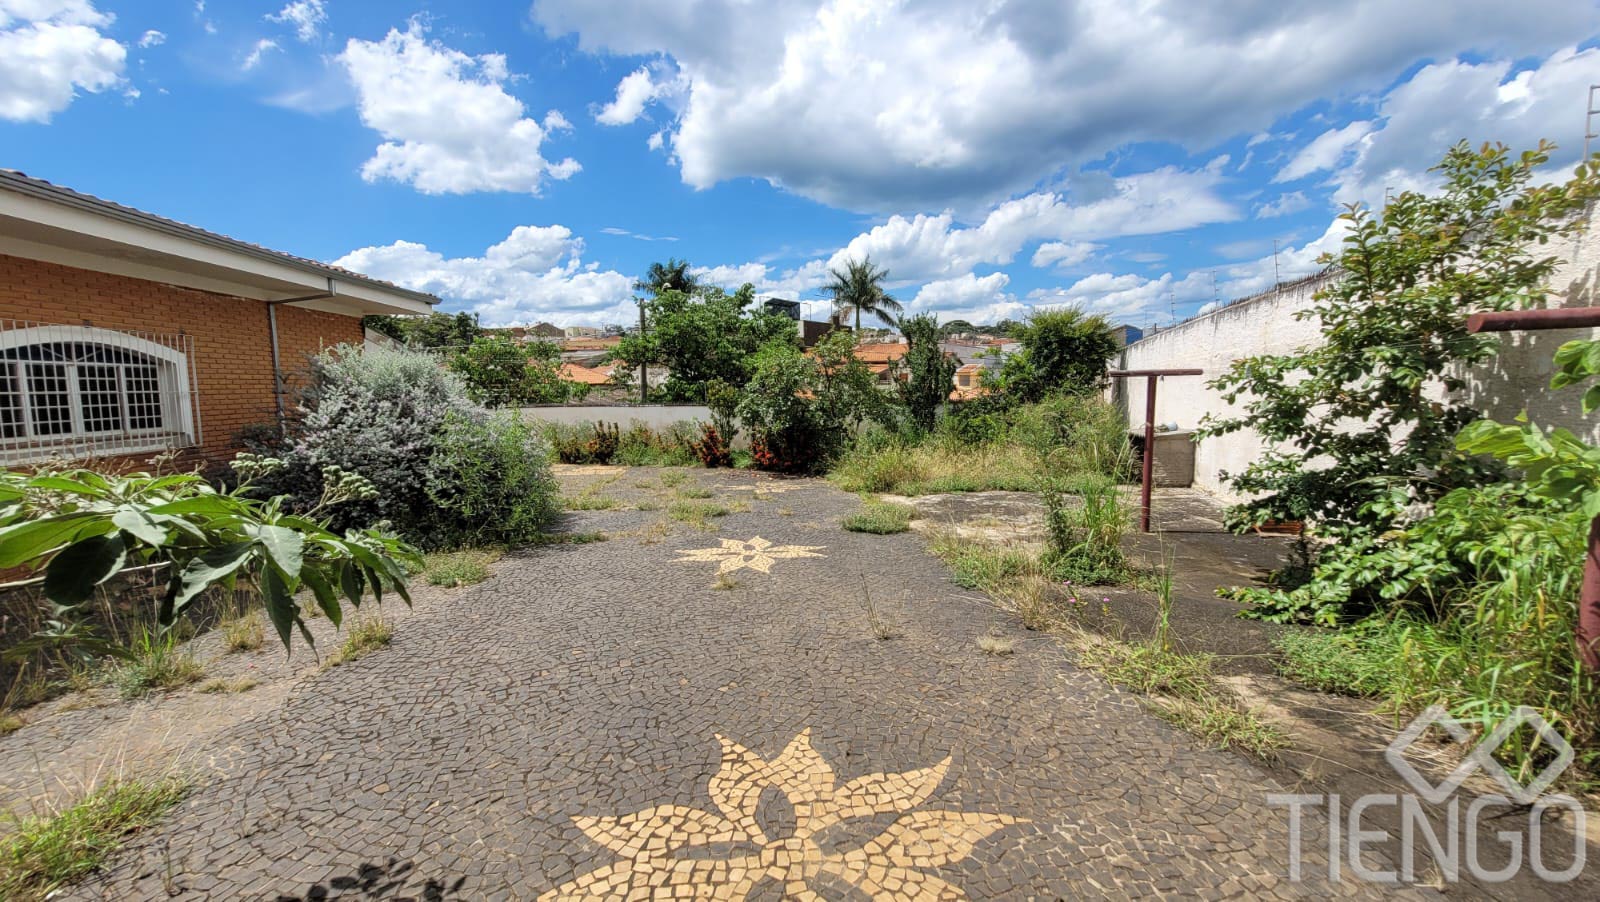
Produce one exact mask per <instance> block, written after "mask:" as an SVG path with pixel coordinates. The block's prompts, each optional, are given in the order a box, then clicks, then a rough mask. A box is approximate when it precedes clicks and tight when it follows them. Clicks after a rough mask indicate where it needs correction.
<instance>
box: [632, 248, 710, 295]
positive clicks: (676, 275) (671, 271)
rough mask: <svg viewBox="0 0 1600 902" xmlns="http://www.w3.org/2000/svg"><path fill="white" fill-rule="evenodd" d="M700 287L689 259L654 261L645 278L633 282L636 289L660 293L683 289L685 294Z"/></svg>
mask: <svg viewBox="0 0 1600 902" xmlns="http://www.w3.org/2000/svg"><path fill="white" fill-rule="evenodd" d="M699 287H700V280H699V278H697V277H696V276H695V274H694V273H692V272H690V271H689V261H688V260H679V259H678V258H676V257H672V258H669V259H668V260H667V262H665V263H652V264H650V269H649V270H648V271H647V272H646V273H645V276H644V278H642V279H640V280H639V281H637V282H634V283H633V290H634V291H648V292H650V293H652V294H660V293H661V292H663V291H681V292H684V293H685V294H688V293H690V292H693V291H694V290H695V289H696V288H699Z"/></svg>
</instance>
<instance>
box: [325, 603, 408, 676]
mask: <svg viewBox="0 0 1600 902" xmlns="http://www.w3.org/2000/svg"><path fill="white" fill-rule="evenodd" d="M393 640H394V624H392V623H390V622H389V621H388V620H386V619H385V618H384V617H383V615H382V614H379V615H377V616H375V617H359V618H357V619H356V620H355V621H354V622H353V623H351V624H350V629H349V632H348V633H346V634H345V637H344V644H343V645H341V646H339V647H338V648H336V649H334V651H333V653H332V654H329V655H328V657H327V659H326V660H324V661H323V662H322V669H323V670H327V669H329V668H333V667H338V666H340V665H342V664H348V663H350V662H351V661H354V660H356V659H358V658H364V657H366V656H367V655H370V654H372V653H373V652H375V651H378V650H379V649H382V648H386V647H388V645H389V643H390V642H391V641H393Z"/></svg>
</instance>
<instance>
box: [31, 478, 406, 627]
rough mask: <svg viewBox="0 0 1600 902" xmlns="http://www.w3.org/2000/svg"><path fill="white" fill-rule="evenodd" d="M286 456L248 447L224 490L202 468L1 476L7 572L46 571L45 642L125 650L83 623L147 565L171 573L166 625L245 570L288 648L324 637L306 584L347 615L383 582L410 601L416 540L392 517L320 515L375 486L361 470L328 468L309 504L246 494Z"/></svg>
mask: <svg viewBox="0 0 1600 902" xmlns="http://www.w3.org/2000/svg"><path fill="white" fill-rule="evenodd" d="M278 466H280V463H279V462H278V461H276V460H274V459H272V458H262V457H256V456H253V455H240V456H239V458H238V459H237V460H236V461H235V463H234V469H235V472H237V473H238V474H239V475H240V476H241V477H242V480H243V481H242V482H241V483H240V484H239V485H237V486H235V487H234V488H233V489H232V490H231V491H221V490H218V489H216V488H214V487H213V486H212V485H211V484H210V483H208V482H206V481H205V480H204V479H203V478H201V477H200V476H199V475H198V474H194V473H182V474H176V475H168V476H152V475H149V474H145V473H135V474H131V475H120V476H119V475H110V474H105V473H98V472H95V471H92V470H84V469H70V470H44V471H36V472H32V473H19V472H9V471H8V472H5V473H3V474H0V570H11V569H14V568H28V569H30V570H33V571H35V572H37V571H42V585H43V591H44V596H45V598H46V599H47V600H48V601H49V602H50V603H51V604H52V606H53V612H52V616H51V618H50V620H49V621H48V623H47V626H46V629H45V630H44V631H43V632H41V633H40V634H39V635H37V636H36V637H35V640H34V643H35V644H38V643H63V644H69V645H71V646H72V647H74V648H76V649H77V650H80V651H85V652H88V653H92V654H119V653H121V652H120V649H118V648H117V647H116V646H115V645H113V644H112V643H109V642H104V641H102V640H99V639H97V638H96V637H95V636H94V634H93V631H92V629H91V628H90V627H89V626H88V625H87V623H86V620H87V618H86V616H85V615H86V613H87V606H88V602H89V601H90V600H91V598H92V597H93V596H94V593H95V591H96V590H97V589H98V588H99V587H101V586H104V585H105V584H106V583H108V582H109V581H110V580H112V579H113V578H114V577H116V576H117V575H118V574H122V573H127V572H129V571H132V570H136V569H140V568H143V569H148V570H158V571H162V572H164V573H165V579H166V585H165V589H164V591H163V592H162V594H161V597H160V603H159V607H158V610H157V612H156V621H157V623H158V624H159V627H160V628H161V629H162V630H168V629H171V628H172V627H173V625H175V624H176V623H177V622H178V621H179V619H180V618H181V617H182V616H183V614H184V612H185V611H186V610H187V609H188V608H189V607H190V606H191V605H192V604H193V603H194V602H195V601H196V599H198V598H200V597H201V595H202V593H204V592H205V591H206V590H208V589H211V588H213V587H216V588H220V589H222V590H224V591H228V592H232V591H233V590H234V589H235V588H236V587H237V586H238V585H239V584H240V583H241V581H242V582H243V583H244V584H247V585H251V586H254V587H255V588H256V589H257V590H258V591H259V593H260V595H261V597H262V599H263V601H264V603H265V606H266V611H267V615H268V618H269V619H270V620H271V621H272V624H273V627H274V628H275V629H276V630H277V633H278V637H279V638H280V639H281V640H282V641H283V644H284V647H285V649H286V650H287V649H289V648H290V638H291V636H292V634H293V632H294V630H295V629H297V628H298V630H299V631H300V634H301V635H302V636H304V637H305V640H306V642H307V643H308V644H314V643H313V640H312V637H311V633H310V632H309V631H308V630H307V629H306V623H305V618H304V609H303V608H302V607H301V602H299V601H297V600H296V595H297V594H298V593H299V592H300V591H301V590H302V589H306V590H309V599H308V600H309V602H310V603H314V604H316V605H317V607H318V608H320V609H321V611H322V613H323V614H325V615H326V616H327V617H328V619H329V620H330V621H331V622H332V623H333V624H334V625H335V626H338V625H339V624H340V623H341V622H342V620H343V616H344V611H343V603H344V602H346V601H348V602H349V604H351V605H352V606H359V605H360V604H361V602H362V601H363V600H364V599H365V598H366V597H367V596H368V595H370V596H371V597H372V598H373V599H374V600H377V601H380V602H381V601H382V600H383V594H384V592H386V591H392V592H393V593H394V594H395V595H398V596H399V597H400V598H402V599H404V600H405V601H406V603H407V604H409V603H410V601H411V598H410V595H409V594H408V593H407V591H406V576H407V567H408V566H409V565H414V564H415V563H416V562H417V559H418V552H417V551H416V550H415V549H413V548H412V547H411V546H409V545H407V544H406V543H405V542H403V541H401V540H400V539H399V538H397V537H396V536H394V535H391V534H389V533H388V532H386V531H385V530H384V529H382V528H379V527H372V528H367V529H362V530H349V531H347V532H345V533H344V534H343V535H338V534H335V533H334V532H332V531H330V530H329V529H328V528H327V526H326V521H325V520H323V519H322V518H321V515H322V514H323V512H325V511H327V510H328V509H329V508H331V507H333V506H335V505H338V504H341V503H344V502H346V501H350V500H356V499H360V498H365V497H369V496H370V495H371V493H373V492H374V491H375V490H374V489H373V487H372V485H371V483H370V482H368V481H367V480H365V479H363V478H362V477H360V476H358V475H356V474H353V473H347V472H344V471H341V470H339V469H338V468H336V467H329V468H327V470H326V471H325V472H324V474H323V477H324V478H323V482H324V485H325V488H324V491H323V495H322V498H321V499H320V500H319V502H318V503H317V504H316V505H315V506H314V507H312V508H311V509H310V510H307V511H304V512H301V513H288V512H286V511H285V510H284V509H283V505H282V499H281V498H270V499H268V500H265V501H262V500H257V499H253V498H250V497H248V492H249V490H250V488H251V484H250V483H251V480H252V479H254V478H258V477H259V476H261V475H265V474H267V473H270V472H271V471H273V470H274V469H275V468H277V467H278Z"/></svg>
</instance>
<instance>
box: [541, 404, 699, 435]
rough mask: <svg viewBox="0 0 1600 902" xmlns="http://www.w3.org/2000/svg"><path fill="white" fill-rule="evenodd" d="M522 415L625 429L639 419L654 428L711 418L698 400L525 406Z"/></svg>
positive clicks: (552, 420) (547, 421) (549, 420)
mask: <svg viewBox="0 0 1600 902" xmlns="http://www.w3.org/2000/svg"><path fill="white" fill-rule="evenodd" d="M522 418H523V419H524V420H527V421H529V422H532V421H534V420H542V421H543V422H546V423H561V424H564V425H571V424H573V423H616V424H617V425H618V426H621V427H622V428H623V429H626V428H628V425H629V424H630V423H633V422H634V421H635V420H637V421H638V422H640V423H643V424H644V425H646V426H649V427H650V428H651V429H663V428H665V427H667V426H671V425H672V424H673V423H681V422H683V421H684V420H696V421H698V422H701V423H709V422H711V408H709V407H705V406H703V405H697V404H651V405H642V406H639V407H625V406H617V407H608V406H606V405H603V404H569V405H563V406H556V405H551V406H548V407H524V408H522Z"/></svg>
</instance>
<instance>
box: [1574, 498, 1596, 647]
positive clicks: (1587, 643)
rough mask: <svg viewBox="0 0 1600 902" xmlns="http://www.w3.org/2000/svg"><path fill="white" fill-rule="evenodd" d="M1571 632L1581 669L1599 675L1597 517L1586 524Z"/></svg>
mask: <svg viewBox="0 0 1600 902" xmlns="http://www.w3.org/2000/svg"><path fill="white" fill-rule="evenodd" d="M1575 632H1576V638H1577V640H1578V657H1579V658H1580V659H1581V660H1582V661H1583V666H1584V668H1585V669H1587V670H1588V671H1589V672H1590V673H1600V517H1596V518H1595V519H1593V520H1591V521H1589V553H1588V554H1587V555H1585V556H1584V559H1583V582H1582V583H1581V588H1580V589H1579V590H1578V623H1577V627H1576V629H1575Z"/></svg>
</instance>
